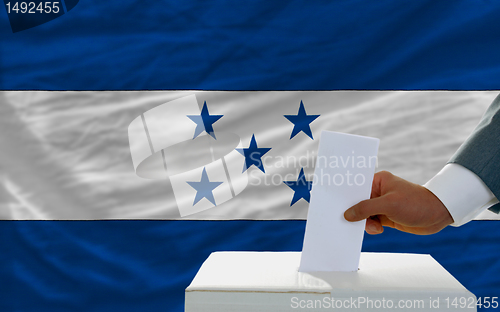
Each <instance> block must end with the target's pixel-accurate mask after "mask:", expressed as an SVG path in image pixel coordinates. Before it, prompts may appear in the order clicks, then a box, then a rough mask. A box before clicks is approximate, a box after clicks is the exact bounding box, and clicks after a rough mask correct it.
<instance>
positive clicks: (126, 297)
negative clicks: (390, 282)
mask: <svg viewBox="0 0 500 312" xmlns="http://www.w3.org/2000/svg"><path fill="white" fill-rule="evenodd" d="M304 230H305V221H2V222H0V246H1V248H2V252H1V253H0V261H1V264H2V265H1V266H0V280H1V283H0V310H1V311H37V312H44V311H47V312H49V311H50V312H59V311H61V312H62V311H86V312H98V311H103V312H104V311H106V312H107V311H121V312H129V311H130V312H132V311H177V312H181V311H183V309H184V289H185V288H186V287H187V286H188V285H189V283H190V282H191V280H192V279H193V277H194V276H195V274H196V272H197V270H198V269H199V267H200V266H201V264H202V263H203V261H204V260H205V259H206V258H207V257H208V255H209V254H210V253H211V252H213V251H246V250H248V251H299V250H301V248H302V240H303V236H304ZM499 238H500V231H499V230H498V222H495V221H475V222H471V223H469V224H466V225H465V226H463V227H460V228H446V229H444V230H443V231H442V232H440V233H438V234H435V235H431V236H415V235H411V234H406V233H402V232H398V231H396V230H392V229H386V232H385V233H384V234H382V235H379V236H370V235H366V236H365V241H364V245H363V250H364V251H378V252H410V253H426V254H431V255H432V256H433V257H434V258H435V259H436V260H437V261H439V262H440V263H441V265H443V266H444V267H445V268H446V269H447V270H448V271H449V272H450V273H451V274H453V275H454V276H455V277H456V278H457V279H458V280H459V281H460V282H461V283H462V284H463V285H464V286H465V287H466V288H468V289H469V290H470V291H472V292H473V293H474V294H475V295H476V296H490V297H492V296H498V295H499V294H500V282H499V278H498V277H499V276H500V248H499V247H500V246H499V245H500V243H499V242H500V239H499ZM332 239H333V238H332Z"/></svg>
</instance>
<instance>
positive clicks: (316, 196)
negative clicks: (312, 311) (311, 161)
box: [299, 131, 379, 272]
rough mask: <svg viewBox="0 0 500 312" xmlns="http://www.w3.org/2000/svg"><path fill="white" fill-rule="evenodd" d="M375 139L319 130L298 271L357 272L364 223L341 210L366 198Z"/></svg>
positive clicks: (376, 147) (367, 197) (375, 159)
mask: <svg viewBox="0 0 500 312" xmlns="http://www.w3.org/2000/svg"><path fill="white" fill-rule="evenodd" d="M378 146H379V139H376V138H370V137H364V136H358V135H351V134H344V133H337V132H331V131H323V132H322V133H321V138H320V142H319V148H318V156H317V159H316V168H315V170H314V178H313V186H312V190H311V202H310V204H309V211H308V214H307V225H306V233H305V237H304V245H303V247H302V255H301V260H300V267H299V271H300V272H315V271H357V270H358V265H359V258H360V255H361V244H362V242H363V234H364V229H365V222H366V221H364V220H363V221H358V222H348V221H346V220H345V219H344V211H345V210H347V209H348V208H349V207H351V206H353V205H355V204H357V203H358V202H360V201H362V200H365V199H369V198H370V193H371V187H372V182H373V174H374V172H375V167H376V164H377V152H378Z"/></svg>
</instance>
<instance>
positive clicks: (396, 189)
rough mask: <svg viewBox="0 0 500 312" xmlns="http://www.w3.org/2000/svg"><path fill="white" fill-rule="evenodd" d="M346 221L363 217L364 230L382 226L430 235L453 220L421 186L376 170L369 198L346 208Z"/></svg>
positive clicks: (372, 231) (375, 230) (373, 231)
mask: <svg viewBox="0 0 500 312" xmlns="http://www.w3.org/2000/svg"><path fill="white" fill-rule="evenodd" d="M344 217H345V219H346V220H347V221H360V220H363V219H367V218H368V219H367V221H366V232H367V233H369V234H380V233H382V232H383V231H384V228H383V227H384V226H388V227H392V228H395V229H398V230H400V231H404V232H409V233H413V234H420V235H425V234H433V233H436V232H439V231H440V230H442V229H443V228H445V227H446V226H447V225H450V224H452V223H453V218H452V217H451V215H450V213H449V212H448V210H447V209H446V207H445V206H444V205H443V203H442V202H441V201H440V200H439V199H438V198H437V197H436V196H435V195H434V194H433V193H431V192H430V191H429V190H428V189H426V188H425V187H423V186H420V185H417V184H414V183H411V182H408V181H406V180H404V179H402V178H399V177H397V176H395V175H393V174H391V173H390V172H387V171H381V172H377V173H376V174H375V176H374V178H373V185H372V192H371V196H370V199H367V200H364V201H361V202H360V203H358V204H356V205H354V206H352V207H351V208H349V209H347V211H346V212H345V213H344Z"/></svg>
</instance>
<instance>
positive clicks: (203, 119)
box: [188, 101, 224, 139]
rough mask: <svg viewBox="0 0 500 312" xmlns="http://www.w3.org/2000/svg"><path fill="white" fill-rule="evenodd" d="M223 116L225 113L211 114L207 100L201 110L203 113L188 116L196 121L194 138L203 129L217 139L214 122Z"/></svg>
mask: <svg viewBox="0 0 500 312" xmlns="http://www.w3.org/2000/svg"><path fill="white" fill-rule="evenodd" d="M222 116H224V115H210V113H209V112H208V108H207V101H205V103H204V104H203V109H202V110H201V115H188V118H189V119H191V120H192V121H193V122H194V123H196V129H194V136H193V139H195V138H196V137H197V136H198V135H200V133H202V132H203V131H205V132H206V133H208V134H210V135H211V136H212V137H213V138H214V139H217V138H216V137H215V133H214V128H213V126H212V125H213V124H214V122H216V121H217V120H219V119H221V117H222Z"/></svg>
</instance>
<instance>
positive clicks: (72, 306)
mask: <svg viewBox="0 0 500 312" xmlns="http://www.w3.org/2000/svg"><path fill="white" fill-rule="evenodd" d="M8 2H9V1H7V0H6V1H4V4H5V5H4V7H5V13H3V14H0V36H1V41H0V42H1V44H0V69H1V70H0V89H1V90H2V91H0V218H1V220H2V222H0V246H1V248H2V251H1V252H0V264H1V266H0V281H1V283H0V310H1V311H23V312H24V311H51V312H53V311H56V312H59V311H110V310H116V311H138V310H164V311H183V308H184V305H183V304H184V289H185V288H186V287H187V285H189V283H190V281H191V280H192V278H193V277H194V275H195V274H196V272H197V270H198V268H199V266H200V265H201V263H202V262H203V261H204V260H205V259H206V258H207V256H208V255H209V254H210V253H211V252H213V251H221V250H229V251H236V250H249V251H264V250H266V251H299V250H300V249H301V248H302V241H303V236H304V228H305V217H306V215H307V209H308V201H309V200H310V198H309V191H310V182H311V181H312V174H313V169H314V165H315V163H314V162H315V156H316V155H315V152H316V150H317V144H318V138H319V134H320V132H321V131H323V130H332V131H338V132H347V133H352V134H360V135H367V136H372V137H378V138H380V139H381V145H380V152H379V159H378V160H379V162H378V170H390V171H392V172H393V173H395V174H397V175H399V176H401V177H403V178H405V179H408V180H410V181H412V182H415V183H420V184H422V183H425V182H426V181H427V180H428V179H429V178H430V177H432V176H433V175H434V174H435V173H436V172H438V171H439V170H440V169H441V168H442V166H444V164H445V163H446V161H447V159H448V158H449V157H450V156H451V155H452V154H453V152H454V151H455V150H456V149H457V148H458V146H459V145H460V144H461V142H463V141H464V140H465V139H466V138H467V136H468V135H469V133H470V131H472V129H473V128H474V127H475V125H476V124H477V122H478V121H479V119H480V117H481V115H482V113H483V112H484V111H485V109H486V107H487V106H488V105H489V103H490V102H491V101H492V99H493V98H494V97H495V96H496V95H497V93H498V92H497V91H488V90H498V85H497V84H498V80H499V79H498V78H499V75H500V70H499V68H500V66H499V63H498V55H497V54H498V53H497V51H498V48H499V41H498V39H497V37H498V36H497V35H496V34H497V33H498V31H499V30H500V29H499V26H498V23H497V15H498V14H496V13H497V12H498V11H499V10H500V6H499V5H498V4H495V3H483V4H481V5H478V4H477V3H476V2H471V1H457V2H453V3H450V2H448V1H413V2H411V3H404V4H403V3H400V2H397V1H378V2H370V1H336V2H329V3H324V2H308V3H304V2H297V1H292V2H287V3H283V2H269V1H268V2H258V3H256V2H247V3H239V4H234V3H233V4H231V5H230V6H229V5H228V4H227V3H224V2H222V1H215V2H210V3H208V2H207V3H198V2H189V1H188V2H182V3H180V2H178V1H177V2H168V1H167V2H164V1H163V2H155V3H143V2H138V1H104V2H103V1H100V2H99V1H92V0H88V1H69V0H66V1H62V2H61V3H58V4H57V5H56V7H60V8H62V11H59V12H63V13H64V14H62V13H57V14H59V15H58V16H42V17H43V18H42V19H39V20H37V21H34V22H33V21H32V22H33V23H32V24H30V25H31V26H30V27H28V28H27V27H25V26H26V25H27V24H25V22H24V20H23V19H24V18H29V16H28V17H26V16H25V15H24V16H14V15H12V14H14V13H12V12H11V13H8V12H7V3H8ZM13 2H14V1H10V5H13ZM39 2H40V1H37V4H38V3H39ZM77 3H78V4H77ZM76 4H77V5H76ZM18 5H21V4H20V3H19V4H18ZM27 5H29V3H28V4H27ZM18 14H21V13H18ZM23 14H24V13H23ZM40 14H42V13H40ZM53 17H54V18H53ZM56 17H57V18H56ZM12 21H21V22H19V23H20V24H17V25H20V28H16V30H17V31H16V32H13V31H15V30H14V28H13V27H14V26H13V24H12ZM21 28H22V29H21ZM245 90H251V91H245ZM264 90H265V91H264ZM275 90H279V91H275ZM350 90H363V91H350ZM393 90H405V91H393ZM425 90H427V91H425ZM429 90H433V91H429ZM436 90H437V91H436ZM445 90H454V91H453V92H450V91H445ZM457 90H458V91H457ZM312 187H313V186H312ZM484 217H485V218H489V217H490V216H484ZM67 220H69V221H67ZM76 220H78V221H76ZM495 222H496V221H474V222H470V223H468V224H466V225H464V226H462V227H460V228H447V229H445V230H443V231H441V232H440V233H438V234H435V235H432V236H425V237H420V236H413V235H409V234H405V233H401V232H397V231H395V230H391V229H388V230H387V231H386V232H385V233H384V234H382V235H379V236H373V237H372V236H367V237H365V239H364V246H363V250H364V251H377V252H384V251H385V252H387V251H389V252H415V253H428V254H431V255H432V256H433V257H434V258H436V259H437V260H438V261H439V262H440V263H441V264H442V265H443V266H444V267H445V268H446V269H447V270H448V271H449V272H450V273H452V274H453V275H454V276H455V277H456V278H457V279H458V280H459V281H460V282H461V283H462V284H463V285H464V286H465V287H466V288H468V289H469V290H471V291H472V292H473V293H474V294H475V295H476V296H477V297H482V298H484V297H495V296H498V294H499V293H500V287H499V286H498V282H497V279H496V278H495V277H496V276H499V274H500V262H499V260H498V259H500V254H499V253H498V250H499V248H498V241H499V240H498V225H497V224H496V223H495ZM332 239H335V238H332Z"/></svg>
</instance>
